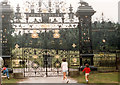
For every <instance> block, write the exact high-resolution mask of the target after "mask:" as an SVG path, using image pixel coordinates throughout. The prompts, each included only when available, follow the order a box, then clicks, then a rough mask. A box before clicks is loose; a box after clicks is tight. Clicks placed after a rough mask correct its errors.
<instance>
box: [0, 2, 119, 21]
mask: <svg viewBox="0 0 120 85" xmlns="http://www.w3.org/2000/svg"><path fill="white" fill-rule="evenodd" d="M0 1H3V0H0ZM8 1H9V2H10V4H11V5H12V7H14V8H15V7H16V6H17V4H20V6H23V4H24V2H25V0H8ZM27 1H33V2H34V1H35V2H36V1H38V0H27ZM43 1H44V2H45V1H47V0H43ZM51 1H65V2H66V6H67V7H69V5H70V4H71V5H72V6H73V9H74V12H76V11H77V8H78V6H79V4H78V3H79V2H80V0H51ZM84 1H86V2H87V3H88V4H89V5H90V6H92V8H93V9H94V10H95V11H96V13H95V14H94V15H93V16H92V20H93V21H95V20H101V18H102V13H103V14H104V16H103V17H104V20H105V21H109V20H110V21H112V22H118V2H119V1H120V0H84ZM23 7H25V6H23Z"/></svg>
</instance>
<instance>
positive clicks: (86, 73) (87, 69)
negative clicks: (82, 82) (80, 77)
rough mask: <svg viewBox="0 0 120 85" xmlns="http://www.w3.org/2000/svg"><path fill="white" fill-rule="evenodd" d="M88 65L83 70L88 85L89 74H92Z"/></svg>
mask: <svg viewBox="0 0 120 85" xmlns="http://www.w3.org/2000/svg"><path fill="white" fill-rule="evenodd" d="M85 65H86V67H85V68H84V69H83V71H82V72H84V71H85V79H86V82H87V83H88V80H89V79H88V77H89V73H90V71H91V70H90V68H89V65H88V64H85Z"/></svg>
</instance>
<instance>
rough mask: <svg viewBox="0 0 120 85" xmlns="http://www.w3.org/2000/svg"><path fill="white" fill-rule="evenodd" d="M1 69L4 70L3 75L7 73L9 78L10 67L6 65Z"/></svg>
mask: <svg viewBox="0 0 120 85" xmlns="http://www.w3.org/2000/svg"><path fill="white" fill-rule="evenodd" d="M1 71H3V75H5V74H6V75H7V78H8V80H9V71H8V69H7V68H6V67H5V66H3V69H2V70H1Z"/></svg>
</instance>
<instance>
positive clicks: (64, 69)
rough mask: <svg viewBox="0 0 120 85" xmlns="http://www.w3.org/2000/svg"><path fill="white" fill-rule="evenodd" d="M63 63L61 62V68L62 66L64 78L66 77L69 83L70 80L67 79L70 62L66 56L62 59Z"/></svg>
mask: <svg viewBox="0 0 120 85" xmlns="http://www.w3.org/2000/svg"><path fill="white" fill-rule="evenodd" d="M62 61H63V62H62V64H61V68H62V72H63V80H65V79H66V81H67V83H68V82H69V80H68V79H67V76H66V74H67V72H68V63H67V62H66V58H63V59H62Z"/></svg>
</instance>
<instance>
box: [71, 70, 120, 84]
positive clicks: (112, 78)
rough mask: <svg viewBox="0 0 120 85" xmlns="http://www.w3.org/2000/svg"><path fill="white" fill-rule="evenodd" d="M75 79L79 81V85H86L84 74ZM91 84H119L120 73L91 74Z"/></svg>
mask: <svg viewBox="0 0 120 85" xmlns="http://www.w3.org/2000/svg"><path fill="white" fill-rule="evenodd" d="M73 78H74V79H75V80H77V81H78V83H86V81H85V76H84V74H83V73H82V74H81V75H80V76H78V77H73ZM89 83H118V72H110V73H91V74H90V76H89Z"/></svg>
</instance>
